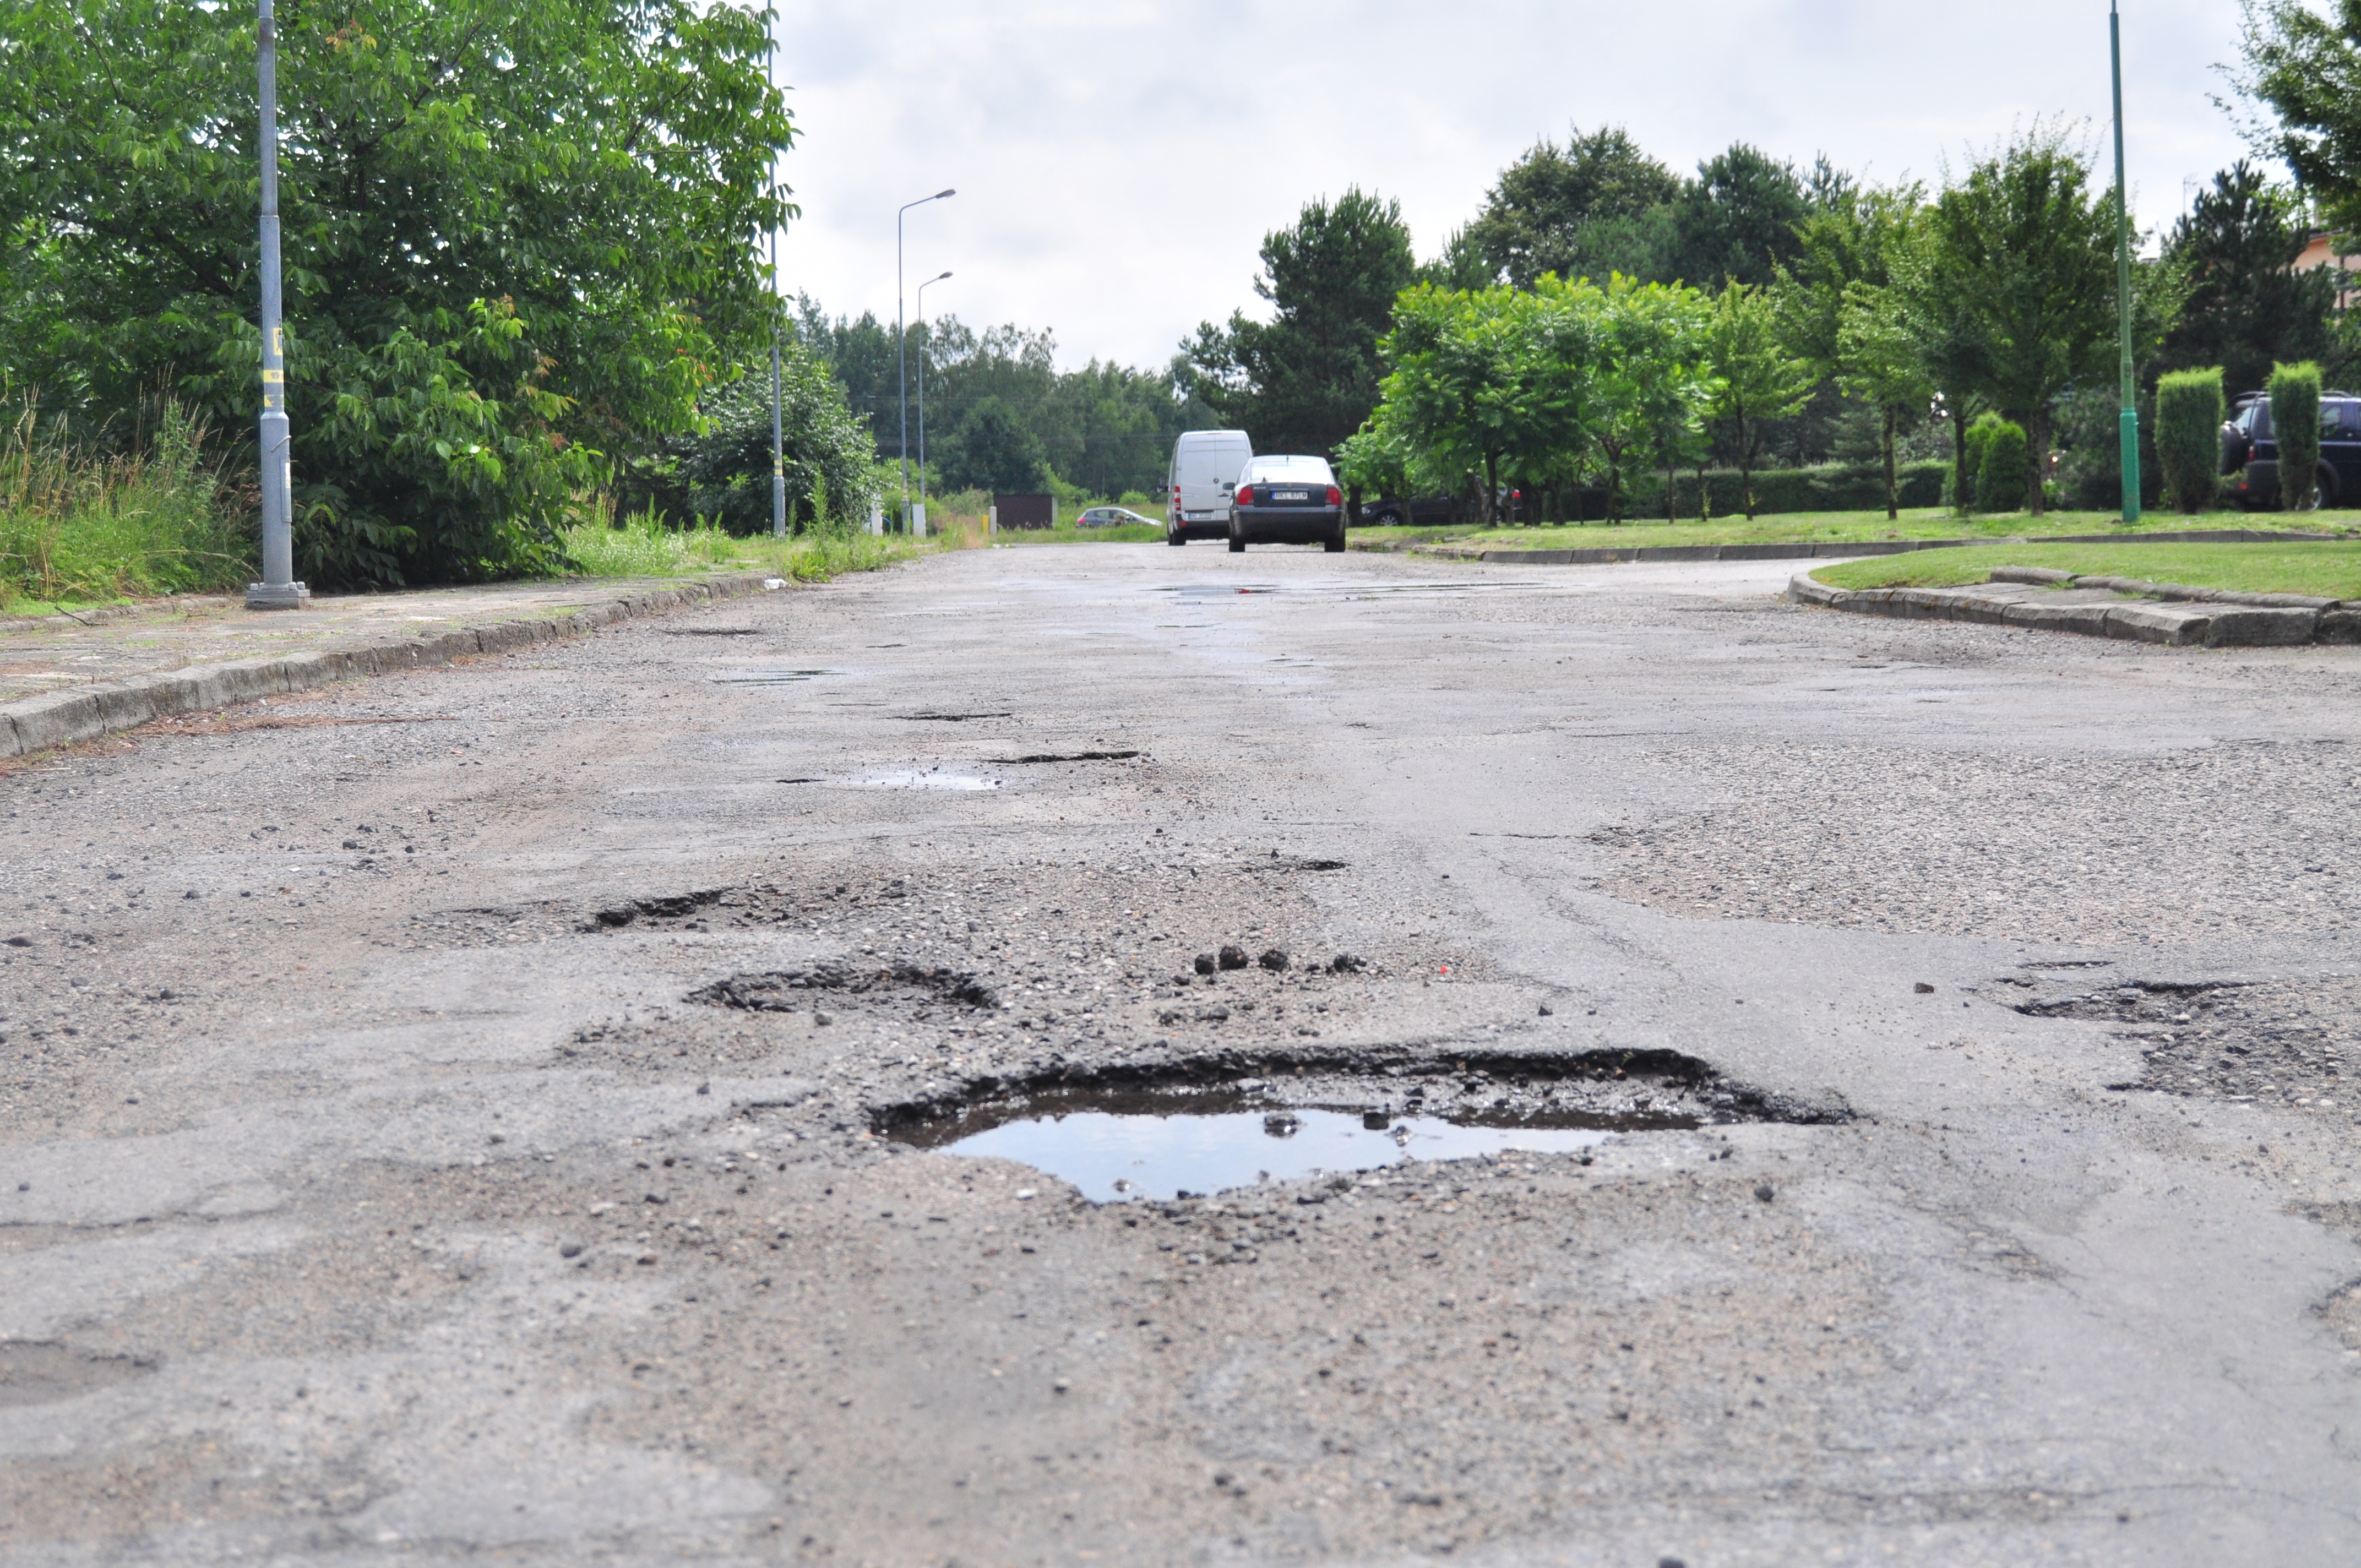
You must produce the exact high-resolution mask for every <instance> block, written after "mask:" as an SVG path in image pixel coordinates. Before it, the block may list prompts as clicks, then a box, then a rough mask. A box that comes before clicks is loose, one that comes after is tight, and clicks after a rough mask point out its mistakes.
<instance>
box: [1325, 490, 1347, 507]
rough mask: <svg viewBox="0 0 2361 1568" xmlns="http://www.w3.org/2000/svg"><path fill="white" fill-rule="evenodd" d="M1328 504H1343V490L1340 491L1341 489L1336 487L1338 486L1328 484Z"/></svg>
mask: <svg viewBox="0 0 2361 1568" xmlns="http://www.w3.org/2000/svg"><path fill="white" fill-rule="evenodd" d="M1328 504H1329V505H1330V506H1332V507H1340V506H1343V505H1344V504H1345V492H1344V491H1342V490H1340V489H1338V488H1336V487H1335V486H1334V485H1331V486H1329V487H1328Z"/></svg>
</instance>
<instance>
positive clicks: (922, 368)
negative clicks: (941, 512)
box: [918, 272, 950, 506]
mask: <svg viewBox="0 0 2361 1568" xmlns="http://www.w3.org/2000/svg"><path fill="white" fill-rule="evenodd" d="M949 277H950V273H949V272H945V273H944V274H943V275H942V277H939V278H929V279H928V280H926V281H925V282H923V283H921V284H919V285H918V334H919V336H920V337H921V338H922V339H923V338H924V337H925V335H926V331H927V291H928V290H929V289H931V288H933V287H934V286H935V285H936V284H938V283H939V282H942V281H943V280H944V279H947V278H949ZM918 504H919V505H920V506H925V505H926V504H927V350H926V345H925V344H924V343H923V342H921V343H920V344H919V345H918Z"/></svg>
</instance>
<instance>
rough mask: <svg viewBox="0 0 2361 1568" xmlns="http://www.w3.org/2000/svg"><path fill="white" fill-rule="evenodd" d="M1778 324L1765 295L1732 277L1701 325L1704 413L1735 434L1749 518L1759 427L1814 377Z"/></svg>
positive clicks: (1786, 408) (1803, 394)
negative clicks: (1709, 391)
mask: <svg viewBox="0 0 2361 1568" xmlns="http://www.w3.org/2000/svg"><path fill="white" fill-rule="evenodd" d="M1779 325H1780V323H1779V316H1778V312H1777V309H1776V307H1775V306H1774V305H1773V301H1772V299H1771V296H1770V295H1769V294H1767V293H1765V292H1764V291H1763V290H1761V289H1757V288H1752V287H1749V286H1748V285H1747V284H1744V283H1741V282H1737V281H1732V282H1731V283H1730V285H1729V286H1728V287H1727V288H1725V289H1723V290H1722V291H1721V295H1720V297H1719V299H1717V300H1716V301H1715V302H1714V307H1713V317H1712V320H1711V321H1710V323H1708V325H1707V328H1706V340H1705V341H1706V366H1707V368H1708V370H1709V371H1710V372H1711V374H1712V377H1713V382H1714V394H1713V400H1712V402H1711V404H1710V405H1709V406H1708V411H1709V412H1710V413H1711V415H1712V417H1714V418H1716V419H1719V420H1725V421H1727V422H1729V423H1730V428H1731V430H1732V432H1733V433H1734V434H1735V437H1736V441H1735V447H1736V455H1737V459H1738V463H1737V466H1738V472H1739V488H1740V497H1741V506H1742V507H1743V509H1744V510H1745V512H1746V515H1747V516H1748V517H1749V518H1750V519H1751V518H1752V517H1753V516H1754V510H1755V496H1754V469H1755V466H1756V465H1757V464H1758V463H1759V462H1760V461H1761V460H1762V456H1763V430H1764V426H1765V424H1766V422H1769V421H1771V420H1779V419H1785V418H1787V417H1788V416H1789V415H1791V414H1793V413H1795V411H1796V410H1798V409H1800V408H1802V407H1803V406H1804V404H1805V402H1806V400H1809V398H1810V397H1811V395H1812V384H1813V381H1814V380H1815V379H1816V378H1815V377H1814V376H1813V374H1812V367H1811V364H1810V363H1809V362H1808V361H1807V360H1806V359H1804V358H1803V357H1801V356H1797V355H1794V354H1790V353H1789V352H1788V351H1787V348H1786V345H1785V344H1784V342H1783V341H1782V339H1781V336H1780V332H1779Z"/></svg>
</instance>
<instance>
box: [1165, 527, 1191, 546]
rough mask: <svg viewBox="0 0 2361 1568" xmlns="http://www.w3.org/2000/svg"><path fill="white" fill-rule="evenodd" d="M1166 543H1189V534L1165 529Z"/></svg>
mask: <svg viewBox="0 0 2361 1568" xmlns="http://www.w3.org/2000/svg"><path fill="white" fill-rule="evenodd" d="M1164 543H1167V544H1186V543H1189V536H1188V535H1187V534H1185V533H1180V532H1174V531H1172V530H1170V529H1168V530H1166V531H1165V534H1164Z"/></svg>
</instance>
